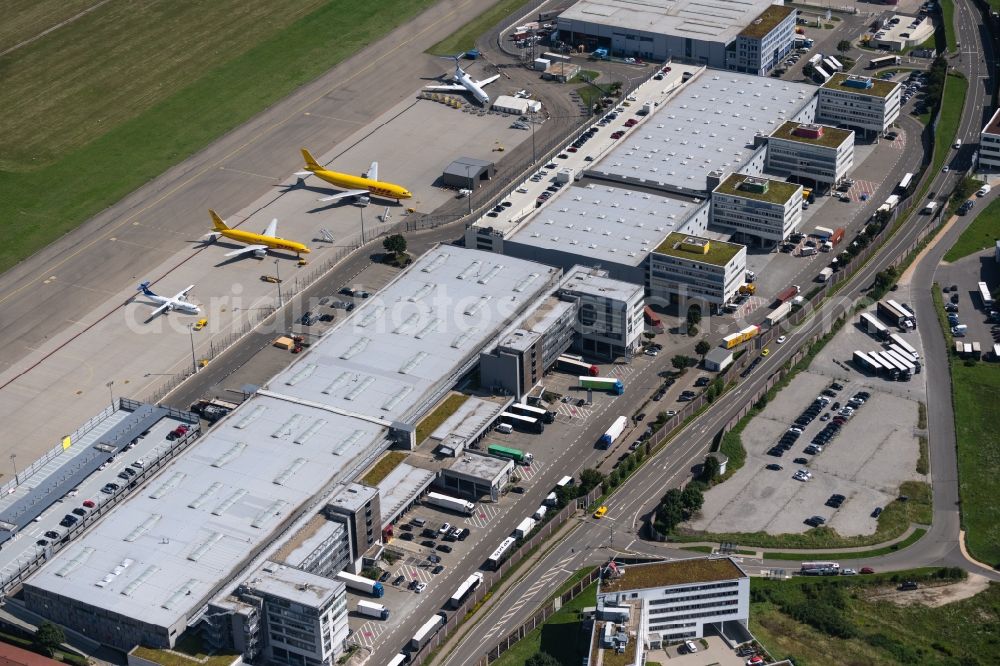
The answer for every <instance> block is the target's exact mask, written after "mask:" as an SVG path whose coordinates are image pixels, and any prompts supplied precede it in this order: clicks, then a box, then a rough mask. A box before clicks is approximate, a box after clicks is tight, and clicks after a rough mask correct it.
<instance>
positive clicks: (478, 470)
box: [440, 451, 514, 502]
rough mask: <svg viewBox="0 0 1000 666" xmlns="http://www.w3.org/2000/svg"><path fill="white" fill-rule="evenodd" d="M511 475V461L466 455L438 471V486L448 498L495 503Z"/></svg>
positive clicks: (477, 454)
mask: <svg viewBox="0 0 1000 666" xmlns="http://www.w3.org/2000/svg"><path fill="white" fill-rule="evenodd" d="M513 474H514V461H513V460H510V459H507V458H497V457H495V456H486V455H482V454H481V453H473V452H472V451H466V452H465V453H464V454H463V455H462V456H460V457H459V458H458V459H457V460H455V462H453V463H451V464H450V465H448V466H447V467H445V468H443V469H442V470H441V477H440V483H441V485H442V486H443V487H444V489H445V491H446V492H448V493H449V494H453V495H459V496H462V497H469V498H472V499H474V500H477V499H479V498H481V497H488V498H490V500H491V501H493V502H496V501H497V500H499V499H500V494H501V491H502V490H503V488H504V486H506V485H507V484H508V483H510V477H511V476H512V475H513Z"/></svg>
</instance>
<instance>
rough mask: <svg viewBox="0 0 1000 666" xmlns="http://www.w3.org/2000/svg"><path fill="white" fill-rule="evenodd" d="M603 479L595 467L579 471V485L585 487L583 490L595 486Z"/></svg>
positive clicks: (586, 490) (588, 489)
mask: <svg viewBox="0 0 1000 666" xmlns="http://www.w3.org/2000/svg"><path fill="white" fill-rule="evenodd" d="M603 481H604V475H603V474H601V473H600V472H598V471H597V470H596V469H592V468H587V469H585V470H583V471H582V472H580V486H581V487H583V488H584V489H585V492H589V491H590V490H592V489H594V488H596V487H597V486H599V485H600V484H601V482H603Z"/></svg>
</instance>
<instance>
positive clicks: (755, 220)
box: [712, 174, 802, 247]
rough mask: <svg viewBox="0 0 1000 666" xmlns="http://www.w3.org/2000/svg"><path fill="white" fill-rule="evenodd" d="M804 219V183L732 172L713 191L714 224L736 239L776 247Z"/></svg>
mask: <svg viewBox="0 0 1000 666" xmlns="http://www.w3.org/2000/svg"><path fill="white" fill-rule="evenodd" d="M801 222H802V186H801V185H796V184H794V183H786V182H785V181H781V180H771V179H769V178H759V177H751V176H743V175H740V174H732V175H730V176H729V177H728V178H726V180H724V181H723V182H722V183H720V184H719V186H718V187H716V188H715V190H714V191H713V192H712V226H713V227H716V228H719V229H723V230H725V231H727V232H729V233H731V234H733V240H736V241H740V242H746V243H748V244H749V243H755V244H758V245H761V246H764V247H774V246H775V245H777V244H778V243H780V242H781V241H783V240H784V239H785V238H787V237H788V235H789V234H791V233H792V232H794V231H795V229H796V228H798V226H799V224H800V223H801Z"/></svg>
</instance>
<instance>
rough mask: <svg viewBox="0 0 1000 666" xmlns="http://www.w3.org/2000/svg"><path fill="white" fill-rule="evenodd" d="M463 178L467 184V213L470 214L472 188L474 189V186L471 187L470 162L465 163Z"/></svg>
mask: <svg viewBox="0 0 1000 666" xmlns="http://www.w3.org/2000/svg"><path fill="white" fill-rule="evenodd" d="M465 180H466V182H468V184H469V215H472V190H473V189H475V188H473V187H472V165H471V164H466V165H465Z"/></svg>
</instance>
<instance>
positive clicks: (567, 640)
mask: <svg viewBox="0 0 1000 666" xmlns="http://www.w3.org/2000/svg"><path fill="white" fill-rule="evenodd" d="M596 603H597V583H594V584H592V585H591V586H590V587H588V588H587V589H585V590H584V591H583V592H581V593H580V594H579V595H578V596H577V597H576V598H575V599H573V600H572V601H570V602H568V603H567V604H566V605H564V606H563V607H562V608H560V609H559V610H558V611H556V612H555V613H553V614H552V615H551V616H550V617H549V619H548V620H547V621H546V622H545V624H543V625H542V626H540V627H539V628H537V629H535V630H534V631H532V632H531V633H529V634H528V635H527V636H525V637H524V638H522V639H521V640H520V641H518V642H517V643H516V644H514V645H513V646H512V647H511V649H510V650H508V651H507V652H504V653H503V654H502V655H500V658H499V659H498V660H496V661H495V662H493V664H494V665H495V666H524V663H525V662H526V661H527V660H528V658H529V657H531V656H532V655H534V654H537V653H539V652H548V653H549V654H550V655H552V656H553V657H555V658H556V659H557V660H558V661H559V663H560V664H566V665H567V666H568V665H569V664H580V663H582V662H583V658H584V657H586V656H587V652H588V650H587V648H588V641H589V638H590V634H589V633H587V632H585V631H584V630H583V623H582V621H581V617H580V611H581V610H583V609H584V608H586V607H588V606H593V605H595V604H596Z"/></svg>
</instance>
